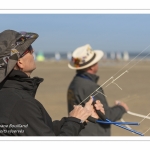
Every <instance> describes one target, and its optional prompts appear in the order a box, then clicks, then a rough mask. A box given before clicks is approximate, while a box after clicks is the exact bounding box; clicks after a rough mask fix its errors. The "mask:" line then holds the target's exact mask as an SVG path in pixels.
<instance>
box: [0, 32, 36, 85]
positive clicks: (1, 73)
mask: <svg viewBox="0 0 150 150" xmlns="http://www.w3.org/2000/svg"><path fill="white" fill-rule="evenodd" d="M33 34H34V35H35V36H34V38H31V39H28V40H27V41H26V42H25V43H24V44H23V45H20V46H18V47H17V48H16V49H17V50H18V51H19V52H20V54H23V53H24V52H25V50H26V49H27V48H28V47H29V46H30V45H31V44H32V43H33V42H34V41H35V40H36V39H37V38H38V34H36V33H33ZM16 56H17V55H16ZM17 61H18V60H17V59H14V57H12V58H11V57H10V59H9V61H8V64H7V68H0V83H1V82H2V81H3V80H4V79H5V78H6V77H7V76H8V74H9V73H10V72H11V71H12V70H13V68H14V67H15V65H16V63H17Z"/></svg>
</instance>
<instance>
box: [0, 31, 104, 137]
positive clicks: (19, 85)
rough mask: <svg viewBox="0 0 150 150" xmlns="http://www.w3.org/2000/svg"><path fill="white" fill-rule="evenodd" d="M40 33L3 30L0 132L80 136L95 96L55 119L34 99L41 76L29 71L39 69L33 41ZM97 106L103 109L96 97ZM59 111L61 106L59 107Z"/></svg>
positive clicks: (1, 37) (0, 34)
mask: <svg viewBox="0 0 150 150" xmlns="http://www.w3.org/2000/svg"><path fill="white" fill-rule="evenodd" d="M37 38H38V34H36V33H31V32H27V33H26V32H16V31H14V30H5V31H3V32H1V33H0V135H8V136H9V135H15V136H58V135H60V136H77V135H78V134H79V132H80V131H81V130H82V129H84V128H85V126H86V122H85V121H86V120H87V118H88V117H89V116H93V115H94V112H93V110H94V108H93V105H91V104H92V99H90V100H89V101H88V102H87V103H86V105H85V107H82V106H81V105H77V106H73V107H74V108H73V109H72V111H71V112H70V113H69V117H63V118H62V119H61V120H60V121H59V120H56V121H52V119H51V117H50V116H49V114H48V113H47V111H46V110H45V108H44V107H43V106H42V104H41V103H40V102H39V101H37V100H36V99H35V94H36V91H37V88H38V86H39V84H40V83H41V82H42V81H43V79H42V78H39V77H33V78H31V77H30V75H31V73H32V71H33V70H35V69H36V66H35V61H34V56H33V52H34V51H33V48H32V46H31V44H32V43H33V42H34V41H35V40H36V39H37ZM95 107H96V109H97V110H101V111H104V109H103V106H102V104H101V103H100V102H99V101H97V102H96V104H95ZM56 111H58V112H59V110H56Z"/></svg>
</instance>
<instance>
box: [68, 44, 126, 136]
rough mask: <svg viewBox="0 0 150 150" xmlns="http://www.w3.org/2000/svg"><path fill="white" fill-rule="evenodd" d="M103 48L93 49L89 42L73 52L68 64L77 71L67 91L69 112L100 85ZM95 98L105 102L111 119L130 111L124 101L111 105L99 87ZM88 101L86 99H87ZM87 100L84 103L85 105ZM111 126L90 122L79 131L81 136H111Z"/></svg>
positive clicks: (118, 117) (105, 107) (119, 117)
mask: <svg viewBox="0 0 150 150" xmlns="http://www.w3.org/2000/svg"><path fill="white" fill-rule="evenodd" d="M103 55H104V53H103V51H101V50H92V48H91V46H90V45H89V44H86V45H84V46H81V47H78V48H77V49H75V50H74V52H73V53H72V60H71V61H70V63H69V64H68V67H69V68H70V69H73V70H75V71H76V73H75V76H74V77H73V79H72V81H71V83H70V85H69V87H68V92H67V102H68V113H69V112H71V111H72V110H73V105H78V104H80V103H82V101H83V100H85V99H86V98H87V97H88V96H89V95H90V94H92V93H93V92H94V91H95V90H96V89H97V88H99V87H100V85H98V84H97V82H98V79H99V76H97V75H96V73H97V72H98V69H99V68H98V62H99V61H100V60H101V58H102V57H103ZM94 99H95V100H100V101H101V103H102V104H103V107H104V110H105V115H106V117H107V118H108V119H109V120H111V121H117V120H119V119H121V118H122V116H123V114H124V113H126V112H127V111H128V106H127V105H126V104H125V103H124V102H119V101H116V104H115V105H114V106H113V107H109V106H108V103H107V100H106V97H105V94H104V91H103V89H102V87H101V88H99V90H98V93H97V95H95V97H94ZM85 102H86V101H85ZM85 102H83V103H82V104H83V105H84V104H85ZM110 129H111V126H110V125H104V124H97V123H92V122H88V123H87V126H86V127H85V128H84V129H83V130H82V131H81V132H80V133H79V135H80V136H110V135H111V131H110Z"/></svg>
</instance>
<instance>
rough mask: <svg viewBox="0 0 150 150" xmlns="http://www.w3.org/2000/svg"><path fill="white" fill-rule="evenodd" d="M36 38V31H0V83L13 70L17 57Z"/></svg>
mask: <svg viewBox="0 0 150 150" xmlns="http://www.w3.org/2000/svg"><path fill="white" fill-rule="evenodd" d="M37 38H38V34H37V33H32V32H17V31H14V30H5V31H3V32H1V33H0V83H1V82H2V81H3V80H4V79H5V78H6V77H7V75H8V74H9V73H10V72H11V71H12V70H13V68H14V67H15V65H16V63H17V61H18V59H19V58H20V57H21V55H22V54H23V53H24V52H25V51H26V50H27V48H28V47H29V46H30V45H31V44H32V43H33V42H34V41H35V40H36V39H37Z"/></svg>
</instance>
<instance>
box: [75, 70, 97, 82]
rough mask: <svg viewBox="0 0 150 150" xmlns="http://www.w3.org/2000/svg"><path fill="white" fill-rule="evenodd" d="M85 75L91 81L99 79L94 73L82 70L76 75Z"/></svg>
mask: <svg viewBox="0 0 150 150" xmlns="http://www.w3.org/2000/svg"><path fill="white" fill-rule="evenodd" d="M80 75H81V76H85V77H87V78H89V79H90V80H92V81H93V82H95V83H97V82H98V80H99V76H97V75H95V74H90V73H88V72H83V73H81V74H77V75H76V76H80Z"/></svg>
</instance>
